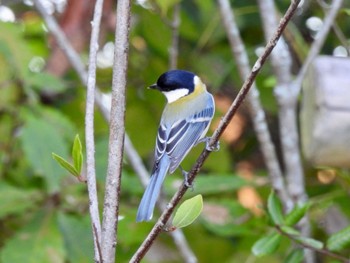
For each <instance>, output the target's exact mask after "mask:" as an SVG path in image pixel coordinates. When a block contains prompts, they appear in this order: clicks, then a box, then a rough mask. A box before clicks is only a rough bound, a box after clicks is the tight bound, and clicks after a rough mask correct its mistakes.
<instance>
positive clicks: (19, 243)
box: [1, 211, 65, 263]
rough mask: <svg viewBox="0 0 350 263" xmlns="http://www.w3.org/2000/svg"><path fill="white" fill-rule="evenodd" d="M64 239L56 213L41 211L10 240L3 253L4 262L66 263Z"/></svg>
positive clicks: (2, 259)
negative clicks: (58, 225)
mask: <svg viewBox="0 0 350 263" xmlns="http://www.w3.org/2000/svg"><path fill="white" fill-rule="evenodd" d="M64 258H65V252H64V248H63V239H62V235H61V234H60V231H59V229H58V228H57V224H56V213H54V212H53V211H40V212H38V213H36V214H35V215H34V217H33V218H32V219H31V220H30V221H29V222H28V224H27V225H26V226H24V227H23V228H22V229H20V230H19V231H18V232H17V233H16V235H15V236H14V237H12V238H10V239H9V240H8V242H7V243H6V245H5V246H4V248H3V249H2V252H1V261H2V262H28V263H34V262H42V263H51V262H62V263H63V262H64V261H65V260H64Z"/></svg>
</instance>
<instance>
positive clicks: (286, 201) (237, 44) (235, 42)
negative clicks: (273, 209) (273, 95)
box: [218, 0, 293, 210]
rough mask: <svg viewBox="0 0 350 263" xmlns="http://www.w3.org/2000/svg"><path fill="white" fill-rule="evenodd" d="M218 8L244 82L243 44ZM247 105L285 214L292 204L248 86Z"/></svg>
mask: <svg viewBox="0 0 350 263" xmlns="http://www.w3.org/2000/svg"><path fill="white" fill-rule="evenodd" d="M218 4H219V9H220V12H221V17H222V20H223V23H224V26H225V29H226V34H227V37H228V39H229V42H230V46H231V50H232V55H233V57H234V59H235V61H236V63H237V66H238V69H239V73H240V76H241V79H242V80H244V79H246V78H247V77H248V75H249V73H250V65H249V59H248V55H247V52H246V50H245V47H244V43H243V41H242V39H241V36H240V33H239V29H238V26H237V24H236V21H235V17H234V13H233V12H232V11H231V6H230V3H229V1H228V0H218ZM276 48H277V46H276ZM274 52H275V51H273V52H272V54H273V53H274ZM247 102H248V104H249V110H250V114H251V117H252V120H253V125H254V128H255V131H256V134H257V137H258V140H259V142H260V145H261V150H262V152H263V155H264V157H265V162H266V166H267V168H268V171H269V176H270V181H271V184H272V187H273V188H274V189H275V190H276V192H277V194H278V196H279V197H280V199H281V200H282V202H283V205H284V207H285V208H286V209H287V210H289V209H291V208H292V205H293V203H292V201H291V199H290V197H289V196H288V192H287V190H286V187H285V183H284V179H283V175H282V171H281V168H280V165H279V163H278V160H277V156H276V150H275V147H274V145H273V143H272V140H271V136H270V132H269V130H268V126H267V121H266V117H265V112H264V110H263V108H262V106H261V103H260V101H259V91H258V89H257V87H256V85H255V83H253V84H252V87H251V90H250V92H249V93H248V96H247Z"/></svg>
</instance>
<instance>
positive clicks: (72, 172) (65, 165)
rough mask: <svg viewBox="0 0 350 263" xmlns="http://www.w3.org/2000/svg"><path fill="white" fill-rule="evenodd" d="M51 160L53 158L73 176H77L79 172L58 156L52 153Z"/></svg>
mask: <svg viewBox="0 0 350 263" xmlns="http://www.w3.org/2000/svg"><path fill="white" fill-rule="evenodd" d="M52 158H54V159H55V160H56V161H57V162H58V163H59V164H60V165H61V166H62V167H63V168H64V169H66V170H67V171H68V172H69V173H71V174H72V175H74V176H79V175H80V174H79V172H78V171H77V170H76V169H75V167H74V166H73V165H71V164H70V163H69V162H67V161H66V160H65V159H64V158H63V157H61V156H59V155H58V154H55V153H52Z"/></svg>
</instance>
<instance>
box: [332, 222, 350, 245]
mask: <svg viewBox="0 0 350 263" xmlns="http://www.w3.org/2000/svg"><path fill="white" fill-rule="evenodd" d="M349 244H350V226H348V227H346V228H344V229H342V230H340V231H339V232H337V233H334V234H333V235H331V236H330V237H329V238H328V240H327V248H328V249H329V250H331V251H341V250H342V249H344V248H346V247H348V246H349Z"/></svg>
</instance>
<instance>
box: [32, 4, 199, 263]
mask: <svg viewBox="0 0 350 263" xmlns="http://www.w3.org/2000/svg"><path fill="white" fill-rule="evenodd" d="M36 1H38V0H36ZM38 10H39V12H40V13H41V15H42V17H43V18H44V20H45V23H46V26H47V28H48V29H49V31H50V33H51V34H52V35H53V36H54V37H55V38H56V40H57V42H58V44H59V46H60V48H61V49H62V50H63V52H64V54H65V55H66V56H67V59H68V60H69V62H70V64H71V65H72V67H73V69H74V70H75V71H76V72H77V74H78V77H79V78H80V80H81V82H82V83H83V84H84V85H86V84H87V78H86V76H87V72H86V71H85V66H84V64H83V62H82V60H81V59H80V57H79V55H78V54H77V52H76V51H75V50H74V48H73V47H72V45H71V44H70V42H69V40H68V39H67V37H66V36H65V34H64V32H63V31H62V29H61V28H60V27H59V25H58V23H57V22H56V20H55V18H54V17H53V16H51V15H49V14H48V13H47V12H46V10H45V9H39V8H38ZM95 102H96V104H97V106H98V108H99V110H100V111H101V113H102V115H103V117H104V119H105V120H106V121H107V122H108V123H109V121H110V109H109V108H107V107H106V105H105V103H104V100H103V94H102V93H101V92H100V91H99V89H98V88H97V87H96V89H95ZM124 150H125V154H126V156H127V158H128V160H129V162H130V164H131V166H132V168H133V169H134V171H135V173H136V174H137V175H138V176H139V178H140V180H141V182H142V184H143V185H144V186H145V187H146V186H147V184H148V178H149V174H148V171H147V170H146V168H145V166H144V164H143V163H142V160H141V158H140V156H139V154H138V153H137V152H136V150H135V149H134V146H133V145H132V142H131V141H130V139H129V137H128V135H127V134H125V142H124ZM142 178H143V179H142ZM160 203H161V207H160V208H161V210H163V208H164V207H165V206H166V203H165V201H164V199H162V197H160ZM177 232H178V233H180V234H173V233H170V235H171V236H172V238H173V239H174V243H175V245H176V246H177V247H178V249H179V251H180V252H181V255H182V257H183V259H184V261H186V262H188V263H190V262H197V259H196V257H195V256H194V254H193V252H192V251H191V249H190V248H189V246H188V243H187V241H186V240H185V239H184V234H183V232H182V231H181V230H180V229H179V230H178V231H177ZM181 240H182V241H181Z"/></svg>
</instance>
